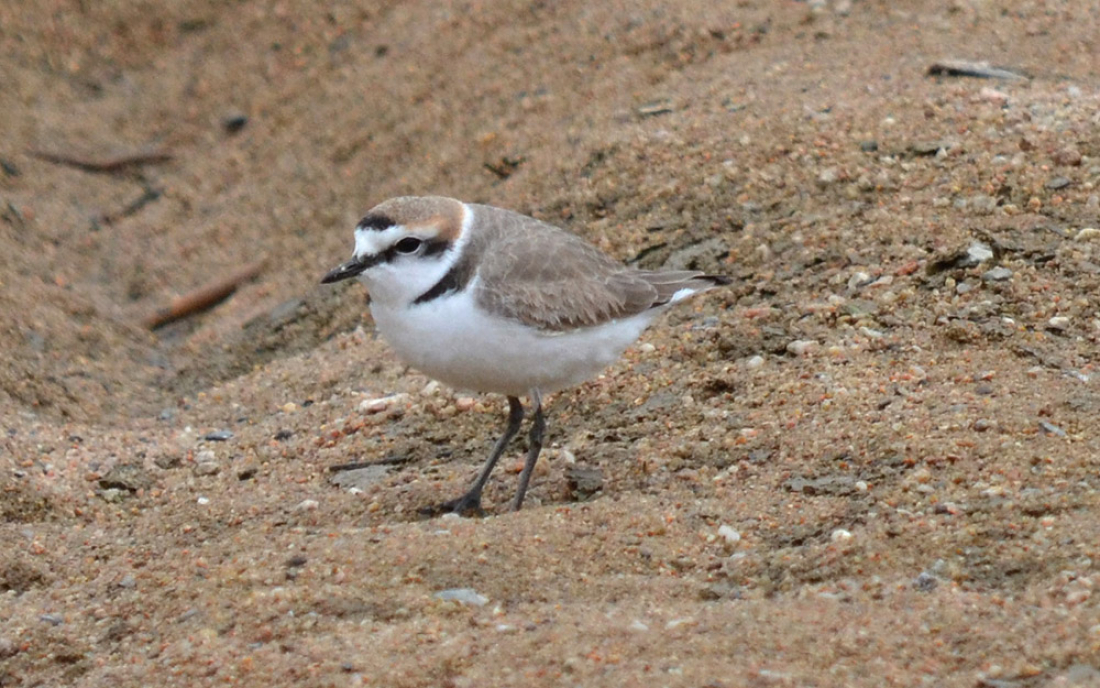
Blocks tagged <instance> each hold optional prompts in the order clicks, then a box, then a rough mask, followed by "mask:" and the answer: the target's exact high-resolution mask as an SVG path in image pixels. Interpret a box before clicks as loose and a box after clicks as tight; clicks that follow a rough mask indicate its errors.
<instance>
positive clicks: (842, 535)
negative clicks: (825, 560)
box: [829, 528, 852, 542]
mask: <svg viewBox="0 0 1100 688" xmlns="http://www.w3.org/2000/svg"><path fill="white" fill-rule="evenodd" d="M829 539H830V540H832V541H833V542H847V541H848V540H851V539H852V533H851V532H849V531H847V530H844V529H843V528H837V529H836V530H834V531H833V532H832V534H830V535H829Z"/></svg>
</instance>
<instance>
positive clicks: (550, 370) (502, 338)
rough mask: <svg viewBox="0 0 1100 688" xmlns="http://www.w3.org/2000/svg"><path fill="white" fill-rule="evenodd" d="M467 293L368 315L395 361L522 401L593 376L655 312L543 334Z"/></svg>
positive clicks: (380, 307) (378, 308)
mask: <svg viewBox="0 0 1100 688" xmlns="http://www.w3.org/2000/svg"><path fill="white" fill-rule="evenodd" d="M475 284H476V281H475V282H474V283H471V285H469V286H470V287H473V286H475ZM471 294H472V290H471V289H469V288H467V289H465V290H462V291H460V292H457V293H455V294H448V295H446V296H443V297H440V298H438V299H434V300H432V301H429V302H428V303H424V304H414V305H409V306H396V305H395V304H394V303H393V302H392V301H386V302H379V301H374V302H372V303H371V313H372V315H373V316H374V320H375V323H376V324H377V326H378V331H379V333H380V334H381V335H382V337H383V338H384V339H385V340H386V341H387V342H389V343H390V344H391V345H392V346H393V347H394V349H395V350H396V352H397V354H398V356H399V357H401V359H402V360H404V361H405V362H407V363H408V364H409V365H411V366H413V367H414V368H416V369H418V370H420V371H421V372H423V373H425V374H426V375H428V376H430V377H433V378H435V379H437V380H440V381H441V382H444V383H446V384H448V385H450V386H452V387H455V388H457V389H468V390H474V391H478V392H496V393H499V394H506V395H510V396H522V395H524V394H527V393H528V392H529V391H531V390H532V389H534V388H537V389H539V390H540V391H543V392H553V391H555V390H559V389H562V388H565V387H569V386H572V385H575V384H578V383H580V382H583V381H584V380H586V379H589V378H592V377H594V376H595V375H596V374H598V373H599V372H600V371H601V370H603V369H604V368H606V367H607V366H608V365H610V364H611V363H613V362H614V361H615V360H616V359H618V358H619V356H620V355H621V354H622V352H623V350H624V349H626V347H628V346H629V345H630V344H631V343H632V342H633V341H634V340H636V339H637V338H638V337H639V336H640V335H641V333H642V331H643V330H644V329H645V328H646V326H647V325H649V323H650V322H652V321H653V319H654V318H655V317H656V315H657V314H658V312H659V311H658V310H650V311H646V312H644V313H642V314H639V315H636V316H633V317H631V318H624V319H622V320H614V321H611V322H608V323H606V324H604V325H600V326H598V327H591V328H584V329H579V330H573V331H570V332H565V333H546V332H543V331H539V330H535V329H532V328H530V327H527V326H525V325H523V324H521V323H518V322H516V321H513V320H505V319H503V318H499V317H495V316H493V315H491V314H489V313H486V312H484V311H483V310H481V309H480V308H478V307H477V306H476V305H475V303H474V299H473V297H472V296H471Z"/></svg>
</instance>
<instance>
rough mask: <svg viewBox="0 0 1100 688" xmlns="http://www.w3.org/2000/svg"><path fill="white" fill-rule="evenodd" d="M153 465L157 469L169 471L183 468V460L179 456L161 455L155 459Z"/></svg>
mask: <svg viewBox="0 0 1100 688" xmlns="http://www.w3.org/2000/svg"><path fill="white" fill-rule="evenodd" d="M153 463H154V464H156V467H157V468H160V469H163V470H166V471H167V470H171V469H173V468H179V467H180V466H182V465H183V458H182V457H180V455H179V454H161V455H160V456H157V457H155V458H154V459H153Z"/></svg>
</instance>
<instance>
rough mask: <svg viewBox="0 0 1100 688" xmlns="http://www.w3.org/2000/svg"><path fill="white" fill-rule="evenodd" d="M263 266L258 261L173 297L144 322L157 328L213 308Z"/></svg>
mask: <svg viewBox="0 0 1100 688" xmlns="http://www.w3.org/2000/svg"><path fill="white" fill-rule="evenodd" d="M263 268H264V261H262V260H261V261H257V262H255V263H252V264H251V265H248V266H246V267H244V268H242V269H240V270H238V271H237V272H235V273H233V274H232V275H230V276H229V277H226V278H225V279H223V280H219V281H217V282H213V283H211V284H208V285H207V286H205V287H201V288H199V289H196V290H195V291H192V292H190V293H187V294H184V295H183V296H180V297H177V298H175V299H172V302H171V303H170V304H168V306H166V307H164V308H159V309H157V311H156V312H155V313H153V314H152V315H150V316H149V317H147V318H145V319H144V320H143V321H142V324H143V325H144V326H145V327H147V328H149V329H150V330H155V329H157V328H158V327H162V326H164V325H167V324H168V323H170V322H175V321H176V320H180V319H182V318H186V317H188V316H190V315H194V314H195V313H199V312H202V311H204V310H206V309H208V308H211V307H213V306H215V305H217V304H218V303H220V302H221V301H223V300H224V299H225V298H226V297H228V296H229V295H230V294H232V293H233V292H234V291H236V290H237V287H239V286H240V285H242V284H244V283H245V282H247V281H249V280H251V279H253V278H255V277H256V275H259V274H260V272H261V271H262V270H263Z"/></svg>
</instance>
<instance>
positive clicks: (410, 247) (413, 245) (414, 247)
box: [394, 237, 424, 255]
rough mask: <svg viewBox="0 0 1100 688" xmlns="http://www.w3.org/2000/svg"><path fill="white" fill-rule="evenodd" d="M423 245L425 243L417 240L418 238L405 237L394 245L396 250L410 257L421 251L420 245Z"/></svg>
mask: <svg viewBox="0 0 1100 688" xmlns="http://www.w3.org/2000/svg"><path fill="white" fill-rule="evenodd" d="M423 243H424V242H423V241H422V240H420V239H417V238H416V237H405V238H404V239H402V240H401V241H399V242H397V244H395V245H394V249H396V250H397V252H398V253H403V254H405V255H409V254H412V253H416V252H417V251H419V250H420V245H421V244H423Z"/></svg>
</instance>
